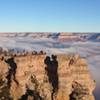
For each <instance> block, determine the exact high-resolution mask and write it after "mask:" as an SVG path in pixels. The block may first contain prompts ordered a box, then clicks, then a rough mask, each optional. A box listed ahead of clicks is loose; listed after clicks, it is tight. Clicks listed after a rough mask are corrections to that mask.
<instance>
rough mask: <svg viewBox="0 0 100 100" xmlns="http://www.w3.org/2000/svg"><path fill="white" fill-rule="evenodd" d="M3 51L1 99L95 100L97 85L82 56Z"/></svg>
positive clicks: (0, 78)
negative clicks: (94, 92) (14, 53)
mask: <svg viewBox="0 0 100 100" xmlns="http://www.w3.org/2000/svg"><path fill="white" fill-rule="evenodd" d="M0 51H1V52H0V99H3V100H8V99H9V100H94V96H93V91H94V89H95V85H96V84H95V81H94V80H92V79H91V76H90V73H89V69H88V65H87V63H86V61H85V60H84V59H83V58H81V57H80V56H79V55H65V54H64V55H63V54H59V55H51V56H47V55H46V53H44V52H43V51H40V52H39V53H36V52H35V53H25V51H23V52H22V53H21V54H20V56H18V53H17V54H16V55H10V52H7V54H5V52H4V51H3V50H1V49H0ZM11 53H12V52H11ZM3 54H4V55H3ZM23 55H24V56H23Z"/></svg>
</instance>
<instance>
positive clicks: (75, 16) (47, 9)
mask: <svg viewBox="0 0 100 100" xmlns="http://www.w3.org/2000/svg"><path fill="white" fill-rule="evenodd" d="M62 31H63V32H100V0H0V32H62Z"/></svg>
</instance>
